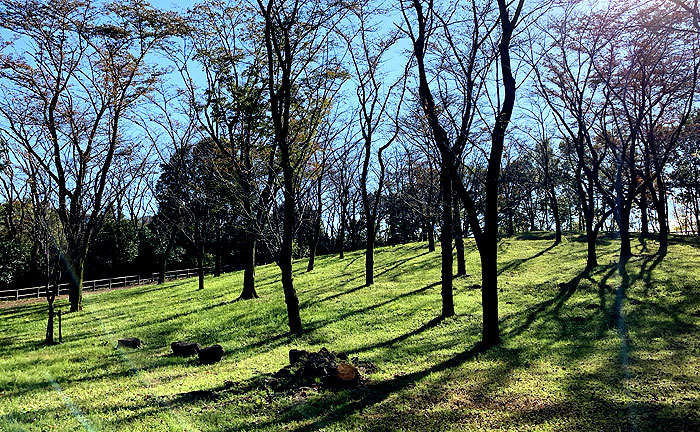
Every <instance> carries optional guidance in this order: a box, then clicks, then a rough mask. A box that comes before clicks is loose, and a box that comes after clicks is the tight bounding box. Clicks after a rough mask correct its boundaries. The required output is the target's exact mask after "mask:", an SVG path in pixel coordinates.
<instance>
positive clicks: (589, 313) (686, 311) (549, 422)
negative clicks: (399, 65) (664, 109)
mask: <svg viewBox="0 0 700 432" xmlns="http://www.w3.org/2000/svg"><path fill="white" fill-rule="evenodd" d="M533 238H534V239H533ZM600 243H601V244H600V246H599V262H600V264H601V265H600V266H599V267H598V268H596V269H594V270H593V271H590V272H586V271H584V267H585V256H586V250H585V247H586V245H585V241H581V238H580V237H579V236H574V235H572V236H569V237H568V238H567V240H566V241H565V242H564V243H562V244H560V245H557V246H553V245H552V240H550V239H546V238H539V237H538V236H528V239H525V238H518V237H511V238H505V239H502V240H501V242H500V246H499V254H500V258H499V268H500V272H501V275H500V279H499V284H500V318H501V331H502V337H503V344H502V345H500V346H498V347H495V348H491V349H489V350H487V351H485V352H484V351H482V350H479V349H478V346H477V342H478V340H479V338H480V329H481V305H480V290H479V289H478V287H476V288H475V287H474V286H475V285H477V284H479V282H480V278H479V259H478V254H477V252H476V251H475V249H474V244H473V242H469V241H468V242H467V270H468V273H469V275H468V276H466V277H460V278H456V279H455V304H456V311H457V315H456V316H455V317H451V318H448V319H445V320H437V319H436V317H438V315H439V314H440V285H439V277H440V276H439V275H440V270H439V268H440V255H439V249H438V250H437V251H436V252H432V253H428V252H427V244H425V243H414V244H408V245H402V246H396V247H383V248H379V249H378V250H377V251H376V283H375V285H373V286H372V287H363V286H362V285H363V282H364V273H363V269H364V255H363V253H362V252H361V251H358V252H351V253H348V254H347V255H346V257H345V258H344V259H342V260H341V259H339V258H338V257H337V256H324V257H320V258H319V259H318V261H317V266H316V270H314V271H313V272H311V273H305V272H304V269H305V267H306V260H300V261H298V262H296V263H295V286H296V288H297V292H298V296H299V299H300V303H301V316H302V321H303V323H304V325H305V328H306V332H305V334H304V335H303V336H300V337H293V336H289V335H286V334H285V330H286V329H287V324H286V309H285V305H284V301H283V296H282V289H281V284H280V282H279V271H278V269H277V267H276V266H274V265H269V266H261V267H259V268H258V270H257V283H258V293H259V294H260V295H261V298H260V299H257V300H252V301H239V302H235V301H234V300H235V299H236V298H237V296H238V294H239V291H240V288H241V286H242V273H240V272H237V273H232V274H229V275H225V276H223V277H219V278H213V277H208V278H207V280H206V289H205V290H203V291H199V290H197V283H196V280H195V279H188V280H184V281H182V280H181V281H174V282H170V283H167V284H164V285H161V286H144V287H138V288H133V289H124V290H117V291H111V292H104V293H95V294H88V295H86V296H85V298H84V308H85V310H84V311H83V312H81V313H76V314H67V315H65V316H64V320H63V335H64V343H63V344H61V345H56V346H44V345H42V344H41V341H42V339H43V334H44V331H45V324H46V323H45V320H46V315H47V312H46V304H45V303H30V304H25V305H19V306H16V307H12V308H6V309H0V342H1V343H0V430H2V431H24V430H30V431H52V430H56V431H73V430H96V431H97V430H99V431H103V430H104V431H139V430H140V431H151V430H158V431H160V430H172V431H247V430H256V431H258V430H259V431H278V430H297V431H305V430H327V431H348V430H362V431H385V430H397V431H422V430H424V431H442V430H455V431H461V430H538V431H539V430H541V431H562V430H605V431H614V430H629V429H631V428H636V429H638V430H664V432H667V431H671V430H700V331H698V330H700V329H699V326H700V271H698V265H699V263H700V246H699V244H698V242H697V241H692V242H691V241H685V240H681V239H678V240H677V241H675V242H674V244H673V245H672V246H671V247H670V250H669V253H668V255H667V256H666V257H664V258H663V259H661V258H659V257H657V256H656V255H655V254H654V252H655V250H656V244H655V243H654V242H653V241H651V240H648V241H645V242H639V241H637V242H636V243H635V256H634V257H633V258H632V259H631V260H630V262H629V263H628V264H627V265H626V266H625V267H622V268H619V267H618V266H617V265H616V261H617V250H618V243H617V242H616V241H615V240H611V239H603V240H601V242H600ZM59 305H60V306H61V307H62V308H63V309H64V310H65V309H67V307H66V301H65V300H60V301H59ZM620 305H621V310H622V314H621V315H620V316H618V315H617V312H616V310H617V308H618V306H620ZM128 336H135V337H139V338H140V339H141V340H142V341H143V342H144V344H145V345H144V346H143V347H142V348H140V349H136V350H130V349H122V348H117V347H116V341H117V339H119V338H121V337H128ZM175 340H188V341H199V342H201V343H202V344H203V345H209V344H213V343H219V344H221V345H222V346H223V347H224V350H225V351H226V354H225V356H224V359H223V360H222V362H221V363H219V364H216V365H211V366H200V365H198V362H197V361H196V359H195V358H190V359H183V358H177V357H172V356H170V355H168V354H169V352H170V342H172V341H175ZM324 346H325V347H327V348H329V349H330V350H332V351H336V352H340V351H343V352H347V353H348V354H349V355H350V356H357V357H359V359H360V360H361V361H368V362H372V363H374V364H375V365H376V366H377V368H378V370H377V371H376V372H374V373H371V374H369V376H368V378H369V381H368V382H367V383H366V384H365V385H364V386H362V387H361V388H359V389H356V390H346V391H338V392H333V391H324V392H318V391H315V390H313V389H309V390H306V391H303V392H302V391H291V392H273V391H270V390H268V389H267V388H266V385H265V383H266V379H267V378H269V376H270V375H271V374H272V373H274V372H275V371H276V370H278V369H280V368H281V367H283V366H284V365H285V364H287V362H288V358H287V352H288V350H289V349H291V348H302V349H314V350H317V349H319V348H321V347H324ZM197 392H199V393H197Z"/></svg>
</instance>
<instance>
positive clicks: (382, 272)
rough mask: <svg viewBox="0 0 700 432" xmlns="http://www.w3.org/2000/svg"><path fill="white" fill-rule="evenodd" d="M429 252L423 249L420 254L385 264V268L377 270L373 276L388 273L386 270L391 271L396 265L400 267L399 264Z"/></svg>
mask: <svg viewBox="0 0 700 432" xmlns="http://www.w3.org/2000/svg"><path fill="white" fill-rule="evenodd" d="M429 253H430V252H428V251H425V252H423V253H421V254H418V255H415V256H412V257H410V258H406V259H402V260H401V261H396V262H395V263H393V265H391V266H387V267H386V268H384V269H382V271H380V272H378V273H375V274H374V276H375V277H377V276H382V275H384V274H386V273H388V272H390V271H392V270H395V269H397V268H398V267H400V266H402V265H404V264H406V263H407V262H409V261H413V260H414V259H418V258H420V257H422V256H425V255H428V254H429Z"/></svg>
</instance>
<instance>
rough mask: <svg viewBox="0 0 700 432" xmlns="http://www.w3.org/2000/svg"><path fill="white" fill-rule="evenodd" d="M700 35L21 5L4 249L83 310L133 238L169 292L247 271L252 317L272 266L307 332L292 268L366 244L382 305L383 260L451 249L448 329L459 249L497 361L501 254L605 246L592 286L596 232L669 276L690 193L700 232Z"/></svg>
mask: <svg viewBox="0 0 700 432" xmlns="http://www.w3.org/2000/svg"><path fill="white" fill-rule="evenodd" d="M698 16H700V15H698V14H697V9H696V8H695V7H694V6H693V5H689V4H685V3H683V2H682V0H677V1H676V0H673V1H664V0H658V1H654V2H650V3H646V4H644V5H640V4H636V3H628V2H623V3H619V4H614V5H602V6H597V5H593V4H585V3H584V2H579V1H576V2H564V3H557V4H554V3H553V2H548V1H545V0H543V1H541V2H528V3H525V2H524V1H522V0H519V1H516V2H505V1H501V0H498V1H497V2H495V3H492V2H479V1H472V2H469V3H468V4H462V3H459V2H452V3H449V2H436V1H434V0H427V1H421V0H406V1H403V2H401V3H400V4H399V5H394V6H390V5H389V4H383V3H381V2H370V3H366V2H327V1H324V0H313V1H300V0H284V1H282V0H267V1H263V0H256V1H255V2H252V1H251V2H248V3H244V4H238V3H236V4H234V3H230V4H229V3H226V2H223V1H218V0H207V1H204V2H202V3H198V4H197V5H195V6H193V7H192V8H190V9H188V10H187V11H183V12H180V13H174V12H165V11H160V10H157V9H154V8H152V7H151V6H150V5H148V4H147V3H145V2H143V1H141V0H121V1H116V2H112V3H100V4H92V3H90V2H84V1H77V0H61V1H57V2H50V3H48V2H42V1H36V0H31V1H30V0H21V1H20V0H2V1H0V22H1V23H2V26H3V28H4V29H5V31H6V32H8V34H12V35H13V37H14V38H13V39H11V40H9V41H7V42H5V43H4V44H3V50H2V53H1V54H0V80H2V83H3V86H2V93H3V94H2V101H1V102H0V117H1V118H2V120H0V144H1V145H2V151H3V166H2V167H0V168H2V175H1V176H0V178H1V179H2V184H3V188H2V190H3V195H4V197H3V198H4V201H5V203H4V204H3V212H2V213H3V216H4V222H5V223H4V228H5V229H4V231H5V232H4V237H5V239H7V242H6V244H7V246H6V247H5V250H6V252H5V253H7V254H9V255H12V254H15V256H16V255H20V256H21V255H22V253H21V251H18V250H15V249H12V248H13V247H14V248H16V247H17V245H22V244H31V246H30V247H29V248H28V249H31V253H30V254H29V258H28V259H25V260H24V261H23V260H21V259H20V260H15V261H7V262H12V263H13V264H9V265H17V266H18V268H17V269H16V270H15V273H21V272H22V268H23V267H22V266H26V264H25V263H29V265H30V266H33V268H39V267H41V268H42V269H43V270H42V272H43V275H44V280H45V281H47V283H52V282H51V281H53V282H56V281H58V280H59V279H65V280H68V281H70V282H71V283H72V286H71V295H70V302H71V310H73V311H78V310H80V309H81V307H82V304H81V298H82V280H83V277H84V274H85V269H86V265H87V263H88V261H89V260H88V251H89V250H93V251H94V250H95V248H96V247H98V245H99V244H100V242H104V238H109V233H110V230H111V229H112V228H111V227H114V226H120V224H121V223H122V222H121V221H122V219H130V223H131V224H132V225H130V226H133V227H134V232H137V233H140V234H139V235H138V236H139V238H140V240H139V244H141V245H146V244H147V243H146V242H147V241H151V242H155V243H157V244H158V247H157V248H153V247H151V248H149V247H144V248H142V249H143V250H150V251H151V257H150V261H149V262H150V263H151V264H152V265H154V266H157V267H159V268H160V270H161V272H162V273H161V274H163V273H164V271H165V268H166V266H167V265H168V262H169V261H170V262H171V263H172V262H173V261H172V258H171V256H172V254H173V251H175V250H177V248H178V247H180V248H181V250H183V249H182V248H187V250H188V253H189V255H190V256H191V258H192V261H193V262H195V263H196V264H197V266H198V267H199V268H200V288H204V279H203V271H202V269H203V267H204V265H205V263H207V260H209V259H211V260H212V261H213V263H214V264H215V266H216V268H217V269H220V268H221V266H222V263H223V262H226V263H231V262H233V263H235V264H237V265H239V266H240V267H241V268H243V269H244V283H243V287H242V290H241V296H240V298H241V299H252V298H255V297H257V292H256V289H255V267H256V264H258V263H260V262H261V260H262V261H266V262H267V261H274V262H276V263H277V265H278V266H279V268H280V270H281V275H282V276H281V283H282V290H283V293H284V298H285V302H286V305H287V312H288V318H289V320H288V321H289V322H288V324H289V329H290V331H291V332H293V333H299V332H301V331H302V330H303V326H302V320H301V314H300V311H299V301H298V298H297V294H296V291H295V288H294V282H293V273H292V259H293V258H294V257H295V256H301V255H308V256H309V263H308V271H312V270H313V267H314V257H315V254H316V253H318V252H319V251H322V252H328V251H336V252H339V254H340V256H341V257H342V256H343V253H344V250H345V249H346V248H347V247H351V248H357V247H360V246H362V247H363V248H364V249H365V283H366V285H368V286H369V285H372V284H373V282H374V248H375V245H376V244H377V241H379V242H380V243H398V242H404V241H410V240H419V239H425V240H428V241H429V248H430V249H431V250H432V249H434V248H435V244H434V237H435V234H436V229H435V228H436V227H437V228H438V229H437V232H439V235H440V245H441V250H442V252H441V258H442V273H441V276H442V285H441V293H442V316H443V317H447V316H451V315H453V314H454V302H453V294H452V278H453V265H454V263H453V261H454V259H453V244H454V248H456V250H457V274H458V275H459V274H464V273H465V265H464V240H463V238H464V237H466V236H469V237H473V238H474V241H475V244H476V247H477V249H478V252H479V254H480V257H481V271H482V305H483V343H484V344H485V345H486V346H490V345H493V344H497V343H498V342H499V341H500V334H499V329H498V298H497V293H498V289H497V287H498V281H497V244H498V236H499V235H500V234H513V233H515V232H517V231H522V230H535V229H551V230H553V231H554V232H555V238H554V241H555V243H559V242H560V241H561V240H562V231H563V230H565V229H570V230H584V231H585V233H586V238H587V242H588V260H587V265H588V267H594V266H596V265H597V257H596V250H595V245H596V238H597V237H598V235H599V232H600V231H601V230H603V229H615V230H616V231H618V232H619V235H620V239H621V252H620V260H621V262H624V261H626V260H627V259H628V258H629V257H630V256H631V245H630V232H631V229H632V225H633V224H635V223H636V224H638V225H639V227H640V229H641V231H642V233H643V234H647V233H648V231H649V227H650V226H651V227H654V228H653V229H655V230H656V231H657V232H658V235H659V241H660V253H662V254H663V253H665V252H666V250H667V248H668V243H669V232H670V225H671V223H670V221H671V219H672V215H671V213H672V211H671V209H670V208H669V204H668V203H669V201H670V198H671V196H672V195H673V198H674V199H675V201H676V202H677V203H678V206H677V207H674V209H675V213H676V214H675V215H674V216H675V219H676V220H677V221H678V223H679V224H684V226H685V227H686V229H688V230H690V229H691V228H690V227H692V229H696V228H697V230H698V231H700V209H699V207H700V205H699V202H700V197H699V195H700V194H698V184H699V182H698V173H699V172H700V168H699V167H700V163H699V162H698V159H699V158H698V140H697V139H696V136H697V134H695V133H694V131H695V129H696V127H697V126H696V125H697V124H698V123H700V122H699V121H698V118H697V117H696V116H695V114H694V113H695V112H696V103H695V100H696V89H697V85H698V72H699V68H700V56H699V55H698V54H699V53H698V48H700V47H698V42H700V40H699V39H698V35H699V34H700V30H699V27H698V24H697V23H698V21H697V20H696V17H698ZM388 22H391V23H392V25H387V23H388ZM516 95H517V98H516ZM679 208H680V212H679V210H678V209H679ZM147 215H148V216H149V217H146V216H147ZM651 219H653V220H651ZM27 233H31V234H29V235H27ZM143 233H148V234H143ZM132 234H133V233H132ZM22 236H24V237H25V238H28V239H30V241H29V242H28V243H27V242H25V243H23V241H22V240H21V238H20V237H22ZM155 243H154V244H155ZM20 249H21V248H20ZM137 249H138V248H137ZM155 250H157V253H153V251H155ZM25 255H26V253H25ZM97 256H99V254H97ZM134 259H135V258H134Z"/></svg>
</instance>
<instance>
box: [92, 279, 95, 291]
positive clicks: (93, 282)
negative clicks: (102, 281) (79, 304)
mask: <svg viewBox="0 0 700 432" xmlns="http://www.w3.org/2000/svg"><path fill="white" fill-rule="evenodd" d="M92 290H93V291H95V281H92Z"/></svg>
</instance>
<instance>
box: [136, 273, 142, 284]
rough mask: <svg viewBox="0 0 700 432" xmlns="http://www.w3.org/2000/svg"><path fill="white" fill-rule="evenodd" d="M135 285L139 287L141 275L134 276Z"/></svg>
mask: <svg viewBox="0 0 700 432" xmlns="http://www.w3.org/2000/svg"><path fill="white" fill-rule="evenodd" d="M136 285H141V275H136Z"/></svg>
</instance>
